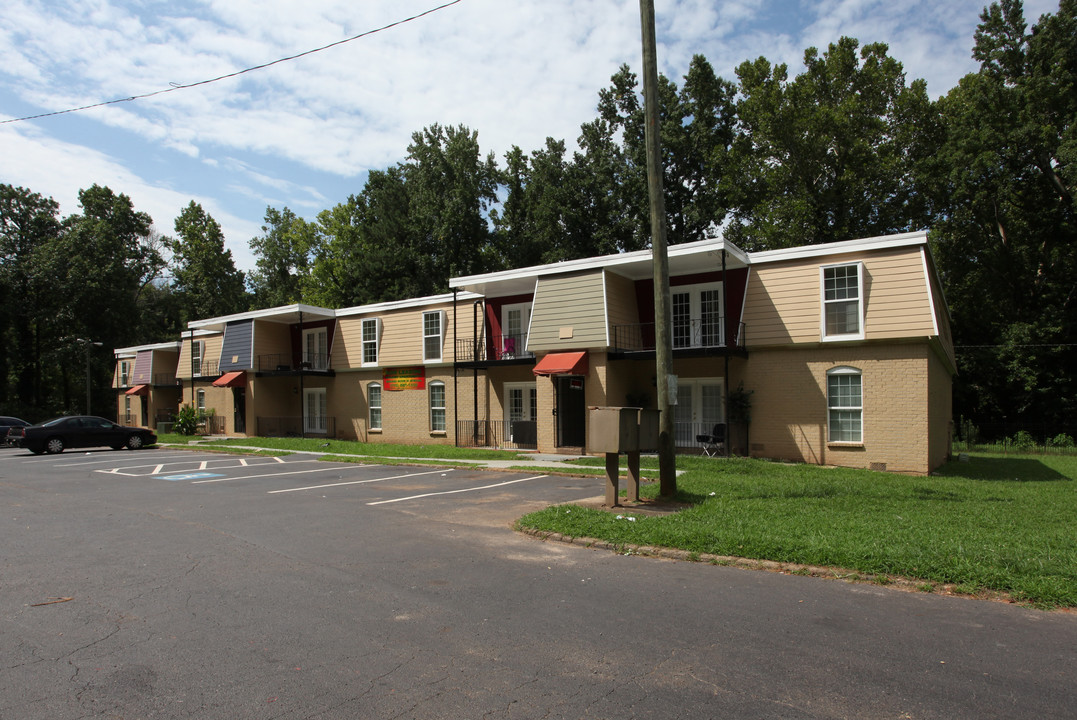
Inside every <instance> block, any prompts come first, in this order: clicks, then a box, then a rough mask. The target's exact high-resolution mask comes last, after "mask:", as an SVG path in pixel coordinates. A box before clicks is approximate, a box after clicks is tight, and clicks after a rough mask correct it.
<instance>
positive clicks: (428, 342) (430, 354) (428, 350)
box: [423, 310, 445, 362]
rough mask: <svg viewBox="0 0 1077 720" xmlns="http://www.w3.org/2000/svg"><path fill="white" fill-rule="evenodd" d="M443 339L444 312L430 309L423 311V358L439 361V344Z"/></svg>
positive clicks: (428, 360) (427, 360)
mask: <svg viewBox="0 0 1077 720" xmlns="http://www.w3.org/2000/svg"><path fill="white" fill-rule="evenodd" d="M444 340H445V313H444V312H442V311H441V310H432V311H430V312H424V313H423V360H424V361H425V362H441V346H442V344H443V343H444Z"/></svg>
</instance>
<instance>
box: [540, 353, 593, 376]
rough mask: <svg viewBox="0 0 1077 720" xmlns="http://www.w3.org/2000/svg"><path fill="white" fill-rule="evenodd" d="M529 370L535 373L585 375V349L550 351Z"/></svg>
mask: <svg viewBox="0 0 1077 720" xmlns="http://www.w3.org/2000/svg"><path fill="white" fill-rule="evenodd" d="M531 372H533V373H535V374H536V375H586V374H587V351H586V350H584V351H583V352H564V353H550V354H549V355H547V356H546V357H544V358H542V359H541V360H539V362H538V365H536V366H535V368H534V370H532V371H531Z"/></svg>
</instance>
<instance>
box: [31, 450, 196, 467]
mask: <svg viewBox="0 0 1077 720" xmlns="http://www.w3.org/2000/svg"><path fill="white" fill-rule="evenodd" d="M94 455H98V454H97V453H94ZM188 455H189V453H181V454H178V455H165V456H163V457H166V458H172V457H178V458H179V457H184V456H188ZM98 457H101V456H100V455H98ZM104 457H106V458H107V459H104V460H79V461H77V462H65V463H61V462H56V465H55V467H80V466H82V465H107V464H109V463H112V464H113V465H115V464H116V462H117V461H116V456H115V455H106V456H104ZM161 457H162V456H161V455H154V456H153V459H154V460H159V459H160V458H161ZM50 459H51V460H53V461H59V460H70V459H71V454H70V453H68V454H66V456H64V455H55V456H53V457H52V458H48V457H44V458H38V459H37V460H23V462H45V461H48V460H50Z"/></svg>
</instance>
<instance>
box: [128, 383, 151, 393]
mask: <svg viewBox="0 0 1077 720" xmlns="http://www.w3.org/2000/svg"><path fill="white" fill-rule="evenodd" d="M149 394H150V386H149V385H135V386H134V387H133V388H131V389H130V390H128V391H127V392H125V393H124V395H149Z"/></svg>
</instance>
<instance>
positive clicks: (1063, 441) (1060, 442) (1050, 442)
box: [1047, 433, 1074, 448]
mask: <svg viewBox="0 0 1077 720" xmlns="http://www.w3.org/2000/svg"><path fill="white" fill-rule="evenodd" d="M1073 446H1074V442H1073V438H1072V437H1070V436H1069V435H1067V434H1066V433H1059V434H1058V435H1055V436H1054V437H1053V438H1047V447H1057V448H1071V447H1073Z"/></svg>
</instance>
